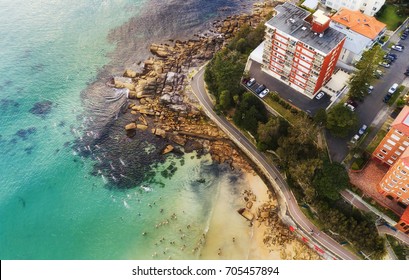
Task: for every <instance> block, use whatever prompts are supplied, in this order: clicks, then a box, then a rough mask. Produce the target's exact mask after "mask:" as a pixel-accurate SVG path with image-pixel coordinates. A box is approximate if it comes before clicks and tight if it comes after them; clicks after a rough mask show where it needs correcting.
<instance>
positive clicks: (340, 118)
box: [326, 104, 358, 137]
mask: <svg viewBox="0 0 409 280" xmlns="http://www.w3.org/2000/svg"><path fill="white" fill-rule="evenodd" d="M357 126H358V117H357V116H356V113H355V112H351V111H350V110H349V109H348V108H346V107H345V106H343V105H342V104H337V105H335V106H334V107H332V108H331V109H330V110H329V112H328V114H327V123H326V128H328V129H329V131H330V132H331V133H332V134H333V135H334V136H337V137H346V136H347V135H348V133H349V132H350V131H352V130H355V129H356V128H357Z"/></svg>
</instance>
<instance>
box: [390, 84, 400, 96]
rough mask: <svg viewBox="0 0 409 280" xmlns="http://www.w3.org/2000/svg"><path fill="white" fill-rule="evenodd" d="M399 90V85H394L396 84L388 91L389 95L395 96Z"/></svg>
mask: <svg viewBox="0 0 409 280" xmlns="http://www.w3.org/2000/svg"><path fill="white" fill-rule="evenodd" d="M397 89H398V84H397V83H394V84H393V85H392V86H391V88H390V89H389V90H388V93H389V94H394V93H395V91H396V90H397Z"/></svg>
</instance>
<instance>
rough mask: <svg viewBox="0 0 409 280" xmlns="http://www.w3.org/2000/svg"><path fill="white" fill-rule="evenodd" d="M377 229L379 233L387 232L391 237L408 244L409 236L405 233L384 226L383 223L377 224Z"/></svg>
mask: <svg viewBox="0 0 409 280" xmlns="http://www.w3.org/2000/svg"><path fill="white" fill-rule="evenodd" d="M378 231H379V232H380V233H385V234H388V235H390V236H393V237H395V238H397V239H399V240H400V241H402V242H404V243H406V245H409V236H407V235H406V234H404V233H403V232H401V231H398V230H396V231H395V230H393V229H391V228H390V227H387V226H384V225H382V226H378Z"/></svg>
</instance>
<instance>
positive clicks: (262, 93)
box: [258, 88, 270, 98]
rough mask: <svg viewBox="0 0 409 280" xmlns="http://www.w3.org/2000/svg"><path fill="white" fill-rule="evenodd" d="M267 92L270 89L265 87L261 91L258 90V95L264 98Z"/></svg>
mask: <svg viewBox="0 0 409 280" xmlns="http://www.w3.org/2000/svg"><path fill="white" fill-rule="evenodd" d="M269 92H270V90H269V89H268V88H266V89H264V90H263V91H262V92H260V94H259V95H258V96H260V97H261V98H264V97H265V96H266V95H267V94H268V93H269Z"/></svg>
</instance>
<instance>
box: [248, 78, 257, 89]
mask: <svg viewBox="0 0 409 280" xmlns="http://www.w3.org/2000/svg"><path fill="white" fill-rule="evenodd" d="M255 83H256V79H254V78H251V79H250V80H249V81H248V82H247V84H246V85H247V86H248V87H251V86H252V85H254V84H255Z"/></svg>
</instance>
